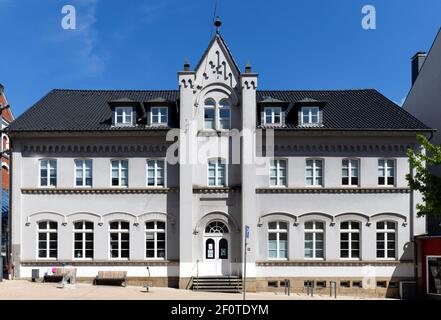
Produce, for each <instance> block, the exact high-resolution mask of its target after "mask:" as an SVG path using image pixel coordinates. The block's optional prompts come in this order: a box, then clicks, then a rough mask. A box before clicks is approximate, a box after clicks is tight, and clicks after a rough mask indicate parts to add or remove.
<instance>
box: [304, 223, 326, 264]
mask: <svg viewBox="0 0 441 320" xmlns="http://www.w3.org/2000/svg"><path fill="white" fill-rule="evenodd" d="M324 233H325V230H324V223H323V222H319V221H308V222H305V258H307V259H323V257H324Z"/></svg>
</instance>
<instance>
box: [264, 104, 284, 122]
mask: <svg viewBox="0 0 441 320" xmlns="http://www.w3.org/2000/svg"><path fill="white" fill-rule="evenodd" d="M264 114H265V115H264V124H274V125H280V124H282V108H280V107H265V109H264Z"/></svg>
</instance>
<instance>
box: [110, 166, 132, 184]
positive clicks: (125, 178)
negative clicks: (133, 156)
mask: <svg viewBox="0 0 441 320" xmlns="http://www.w3.org/2000/svg"><path fill="white" fill-rule="evenodd" d="M112 186H113V187H128V186H129V162H128V161H127V160H112Z"/></svg>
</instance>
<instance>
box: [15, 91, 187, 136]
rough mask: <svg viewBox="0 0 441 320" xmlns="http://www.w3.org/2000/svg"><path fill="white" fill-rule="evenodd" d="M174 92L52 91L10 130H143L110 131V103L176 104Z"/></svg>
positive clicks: (128, 128) (141, 128) (142, 127)
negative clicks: (164, 101)
mask: <svg viewBox="0 0 441 320" xmlns="http://www.w3.org/2000/svg"><path fill="white" fill-rule="evenodd" d="M178 97H179V91H177V90H160V91H145V90H142V91H141V90H140V91H137V90H60V89H56V90H52V91H51V92H49V94H47V95H46V96H45V97H43V98H42V99H41V100H40V101H38V102H37V103H36V104H35V105H34V106H32V107H31V108H30V109H29V110H27V111H26V112H24V113H23V114H22V115H21V116H20V117H18V118H17V119H16V121H14V122H13V123H12V124H11V125H10V126H9V130H10V131H12V132H13V131H87V130H91V131H96V130H123V131H127V130H145V129H146V127H145V126H136V127H112V126H111V123H112V110H111V108H110V105H109V102H115V101H129V100H128V99H130V100H132V101H137V102H148V101H150V100H153V99H159V98H162V99H165V100H170V101H177V100H178Z"/></svg>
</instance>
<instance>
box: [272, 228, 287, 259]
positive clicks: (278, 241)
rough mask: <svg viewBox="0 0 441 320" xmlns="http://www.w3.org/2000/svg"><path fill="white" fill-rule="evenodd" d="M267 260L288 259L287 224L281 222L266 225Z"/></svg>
mask: <svg viewBox="0 0 441 320" xmlns="http://www.w3.org/2000/svg"><path fill="white" fill-rule="evenodd" d="M268 258H269V259H287V258H288V223H286V222H282V221H273V222H270V223H268Z"/></svg>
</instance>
